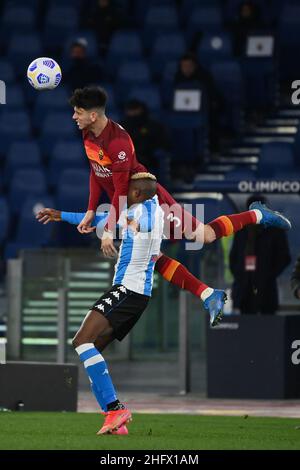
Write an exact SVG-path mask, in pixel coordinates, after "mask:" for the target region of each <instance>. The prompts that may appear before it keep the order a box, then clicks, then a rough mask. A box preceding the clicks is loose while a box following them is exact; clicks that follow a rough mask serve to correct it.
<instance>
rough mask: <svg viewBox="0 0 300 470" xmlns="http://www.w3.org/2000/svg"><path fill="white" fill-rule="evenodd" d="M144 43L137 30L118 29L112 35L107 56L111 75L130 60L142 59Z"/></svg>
mask: <svg viewBox="0 0 300 470" xmlns="http://www.w3.org/2000/svg"><path fill="white" fill-rule="evenodd" d="M142 54H143V50H142V43H141V39H140V36H139V35H138V33H137V32H136V31H117V32H115V33H114V35H113V36H112V39H111V42H110V44H109V47H108V51H107V56H106V67H107V70H108V72H109V73H110V74H111V75H114V74H115V72H116V70H117V68H118V67H119V66H120V64H122V63H123V62H126V61H128V60H140V59H142Z"/></svg>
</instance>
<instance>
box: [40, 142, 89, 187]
mask: <svg viewBox="0 0 300 470" xmlns="http://www.w3.org/2000/svg"><path fill="white" fill-rule="evenodd" d="M85 167H86V168H87V167H88V160H87V157H86V155H85V152H84V147H83V144H82V142H81V141H80V140H71V141H61V142H58V143H57V144H55V146H54V147H53V150H52V152H51V154H50V162H49V172H48V182H49V184H50V185H51V186H55V185H56V184H57V181H58V177H59V175H60V174H61V172H62V171H63V170H65V169H69V168H74V169H76V168H85Z"/></svg>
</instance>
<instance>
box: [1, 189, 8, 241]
mask: <svg viewBox="0 0 300 470" xmlns="http://www.w3.org/2000/svg"><path fill="white" fill-rule="evenodd" d="M0 227H1V230H0V245H1V244H2V243H3V241H4V240H5V239H6V237H7V235H8V228H9V211H8V205H7V201H6V199H5V198H3V197H0Z"/></svg>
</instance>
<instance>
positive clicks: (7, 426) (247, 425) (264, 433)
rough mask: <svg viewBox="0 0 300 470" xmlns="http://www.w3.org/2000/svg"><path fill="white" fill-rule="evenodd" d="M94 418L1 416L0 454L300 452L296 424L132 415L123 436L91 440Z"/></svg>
mask: <svg viewBox="0 0 300 470" xmlns="http://www.w3.org/2000/svg"><path fill="white" fill-rule="evenodd" d="M102 421H103V418H102V417H101V416H99V415H97V414H94V413H91V414H90V413H37V412H36V413H31V412H23V413H20V412H19V413H16V412H6V413H3V412H2V413H0V449H2V450H3V449H7V450H11V449H18V450H21V449H26V450H27V449H43V450H45V449H50V450H54V449H60V450H63V449H64V450H71V449H78V450H92V449H95V450H135V449H142V450H164V449H168V450H173V449H176V450H204V449H211V450H223V449H241V450H244V449H300V420H297V419H289V418H254V417H248V418H247V419H246V418H245V417H243V416H241V417H228V416H226V417H224V416H191V415H174V414H168V415H163V414H134V416H133V421H132V423H130V425H129V435H128V436H113V435H109V436H96V432H97V431H98V429H99V428H100V426H101V423H102Z"/></svg>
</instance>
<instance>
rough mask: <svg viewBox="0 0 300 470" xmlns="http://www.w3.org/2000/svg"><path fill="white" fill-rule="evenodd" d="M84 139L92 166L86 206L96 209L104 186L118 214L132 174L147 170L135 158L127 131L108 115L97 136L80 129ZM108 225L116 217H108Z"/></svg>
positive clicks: (113, 221)
mask: <svg viewBox="0 0 300 470" xmlns="http://www.w3.org/2000/svg"><path fill="white" fill-rule="evenodd" d="M83 142H84V147H85V151H86V154H87V157H88V159H89V162H90V167H91V172H90V198H89V205H88V209H92V210H96V209H97V206H98V205H99V199H100V196H101V193H102V191H103V190H104V191H105V192H106V193H107V194H108V196H109V198H110V200H111V203H112V205H113V206H114V208H115V211H116V214H117V218H118V216H119V214H120V210H121V209H122V208H120V207H119V197H120V196H127V192H128V185H129V180H130V177H131V175H133V174H134V173H138V172H140V171H147V170H146V168H145V167H144V166H143V165H142V164H140V163H139V162H138V161H137V159H136V155H135V150H134V145H133V142H132V140H131V138H130V136H129V134H127V132H126V131H125V129H123V127H121V126H120V125H119V124H117V123H116V122H114V121H112V120H111V119H108V122H107V125H106V126H105V128H104V129H103V131H102V132H101V134H100V135H99V136H98V137H95V135H94V134H93V133H92V132H89V131H83ZM107 225H108V226H109V227H110V228H112V226H114V225H115V220H112V217H109V219H108V221H107ZM111 225H112V226H111Z"/></svg>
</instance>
